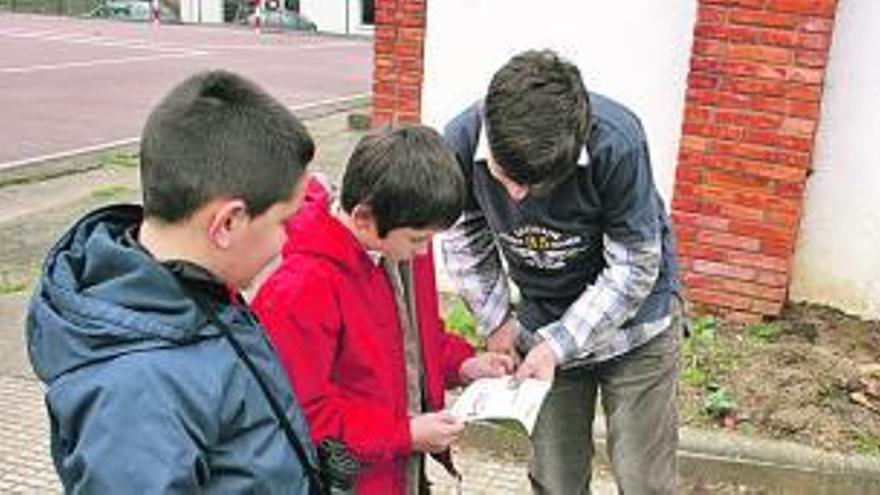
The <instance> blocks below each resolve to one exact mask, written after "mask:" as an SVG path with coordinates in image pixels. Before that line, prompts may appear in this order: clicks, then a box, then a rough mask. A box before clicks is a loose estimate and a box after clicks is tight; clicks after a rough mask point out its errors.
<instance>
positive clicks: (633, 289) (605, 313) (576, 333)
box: [538, 234, 662, 363]
mask: <svg viewBox="0 0 880 495" xmlns="http://www.w3.org/2000/svg"><path fill="white" fill-rule="evenodd" d="M603 244H604V256H605V261H606V263H607V267H606V268H605V269H604V270H603V271H602V272H601V273H600V274H599V277H598V278H597V279H596V282H595V283H594V284H593V285H591V286H589V287H588V288H587V290H586V291H584V293H583V294H581V296H580V297H579V298H578V299H577V300H575V302H574V303H573V304H572V305H571V306H570V307H569V308H568V310H567V311H566V312H565V314H564V315H563V316H562V318H561V319H559V320H557V321H555V322H553V323H550V324H549V325H546V326H544V327H542V328H540V329H538V333H539V334H540V336H541V337H543V338H544V340H545V341H546V342H547V343H548V344H549V345H550V347H551V349H553V352H554V353H555V354H556V358H557V361H558V362H560V363H564V362H565V361H567V360H569V359H571V358H573V357H575V356H576V355H578V354H583V353H589V352H591V351H592V350H594V349H596V348H597V347H599V346H601V345H602V344H604V343H606V342H607V341H608V340H609V339H611V338H613V335H614V333H615V332H617V331H618V330H619V329H620V327H621V326H622V325H623V324H624V323H625V322H626V320H628V319H629V318H631V317H633V316H634V315H635V314H636V312H637V311H638V309H639V306H640V305H641V303H642V301H643V300H644V299H645V298H646V297H647V296H648V295H649V294H650V292H651V288H652V287H653V285H654V282H655V281H656V280H657V277H658V275H659V273H660V260H661V252H662V244H661V240H660V236H659V234H658V235H657V236H656V237H655V238H654V239H653V240H651V241H649V242H645V243H639V244H635V243H629V244H628V243H623V242H617V241H614V240H612V239H611V238H610V237H608V236H607V235H606V236H605V237H604V238H603Z"/></svg>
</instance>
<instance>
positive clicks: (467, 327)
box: [446, 299, 481, 345]
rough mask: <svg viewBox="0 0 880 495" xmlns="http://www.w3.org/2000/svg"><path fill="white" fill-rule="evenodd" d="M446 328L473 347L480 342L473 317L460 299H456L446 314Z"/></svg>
mask: <svg viewBox="0 0 880 495" xmlns="http://www.w3.org/2000/svg"><path fill="white" fill-rule="evenodd" d="M446 328H447V329H448V330H449V331H451V332H452V333H455V334H458V335H460V336H462V337H464V338H465V339H467V341H468V342H470V343H471V344H473V345H477V344H479V343H480V341H481V338H480V336H479V335H478V334H477V322H476V320H475V319H474V315H472V314H471V312H470V311H469V310H468V308H467V306H465V304H464V302H463V301H462V300H461V299H456V300H455V302H454V303H453V304H452V307H451V308H450V309H449V311H448V312H447V313H446Z"/></svg>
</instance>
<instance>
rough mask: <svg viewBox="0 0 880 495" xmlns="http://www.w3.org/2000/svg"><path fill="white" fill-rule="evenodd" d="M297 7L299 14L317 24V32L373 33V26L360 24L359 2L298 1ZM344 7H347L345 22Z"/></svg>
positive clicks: (339, 0) (352, 0) (337, 0)
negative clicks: (298, 7)
mask: <svg viewBox="0 0 880 495" xmlns="http://www.w3.org/2000/svg"><path fill="white" fill-rule="evenodd" d="M299 5H300V12H301V13H302V14H304V15H305V16H306V17H308V18H309V19H311V20H312V22H314V23H315V24H317V26H318V30H319V31H323V32H325V33H337V34H369V33H372V32H373V26H364V25H362V24H361V0H347V1H346V0H300V4H299ZM346 7H348V19H347V20H346V16H345V9H346ZM346 22H347V23H348V25H347V26H346Z"/></svg>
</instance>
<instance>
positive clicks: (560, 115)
mask: <svg viewBox="0 0 880 495" xmlns="http://www.w3.org/2000/svg"><path fill="white" fill-rule="evenodd" d="M485 105H486V107H485V119H486V130H487V132H488V138H489V147H490V148H491V151H492V157H493V158H494V159H495V161H496V162H497V163H498V165H499V166H500V167H501V168H502V170H504V173H505V175H507V176H508V177H509V178H510V179H511V180H513V181H514V182H516V183H518V184H523V185H539V184H541V183H544V182H547V181H551V182H552V181H553V180H554V179H558V178H559V177H564V176H566V175H567V174H568V172H570V171H572V170H573V167H574V166H575V164H576V163H577V159H578V156H579V155H580V151H581V148H582V147H583V146H584V142H585V140H586V135H587V128H588V126H589V120H590V103H589V97H588V95H587V89H586V87H585V86H584V82H583V79H581V73H580V71H579V70H578V68H577V66H575V65H574V64H572V63H570V62H568V61H566V60H564V59H563V58H561V57H560V56H559V55H557V54H556V53H555V52H553V51H551V50H540V51H538V50H529V51H526V52H523V53H520V54H518V55H515V56H514V57H513V58H511V59H510V61H508V62H507V63H506V64H505V65H504V66H503V67H502V68H501V69H499V70H498V72H496V73H495V75H494V76H493V77H492V81H491V82H490V84H489V91H488V93H487V95H486V103H485Z"/></svg>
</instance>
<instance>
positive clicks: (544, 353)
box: [514, 342, 556, 382]
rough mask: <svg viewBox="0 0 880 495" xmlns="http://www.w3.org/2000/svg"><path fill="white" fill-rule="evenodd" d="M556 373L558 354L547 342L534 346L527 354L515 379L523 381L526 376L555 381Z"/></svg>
mask: <svg viewBox="0 0 880 495" xmlns="http://www.w3.org/2000/svg"><path fill="white" fill-rule="evenodd" d="M555 373H556V354H555V353H554V352H553V349H551V348H550V344H548V343H547V342H541V343H540V344H538V345H536V346H535V347H532V350H531V351H529V353H528V354H527V355H526V357H525V359H524V360H523V362H522V364H520V365H519V368H518V369H517V370H516V375H515V376H514V380H515V381H516V382H522V381H523V380H525V379H526V378H537V379H538V380H546V381H550V382H552V381H553V375H554V374H555Z"/></svg>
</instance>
